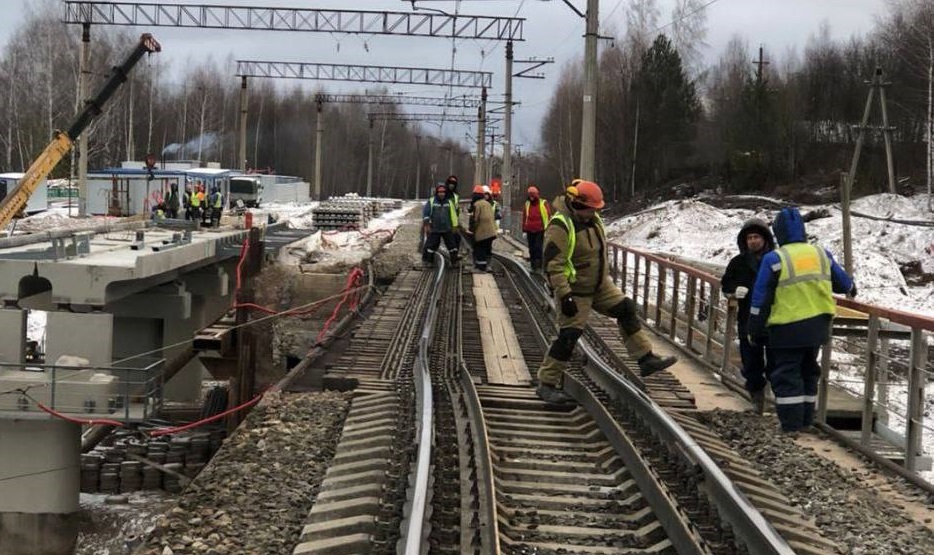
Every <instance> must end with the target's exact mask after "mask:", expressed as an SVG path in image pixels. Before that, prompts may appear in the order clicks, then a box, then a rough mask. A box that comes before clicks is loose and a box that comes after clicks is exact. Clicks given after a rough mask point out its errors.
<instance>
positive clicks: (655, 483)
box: [295, 258, 836, 555]
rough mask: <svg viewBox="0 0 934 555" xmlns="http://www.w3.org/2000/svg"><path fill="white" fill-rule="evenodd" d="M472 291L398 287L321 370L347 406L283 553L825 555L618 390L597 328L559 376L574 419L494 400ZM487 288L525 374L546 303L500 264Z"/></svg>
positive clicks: (639, 395) (417, 278)
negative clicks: (328, 460)
mask: <svg viewBox="0 0 934 555" xmlns="http://www.w3.org/2000/svg"><path fill="white" fill-rule="evenodd" d="M442 267H443V264H442ZM474 278H475V276H474V275H472V274H470V273H467V272H464V271H462V270H457V271H446V272H444V271H441V270H440V269H439V270H438V271H434V272H431V271H427V270H424V271H420V272H417V271H411V272H407V273H405V274H402V275H400V277H399V278H398V279H397V281H396V283H395V284H394V285H393V286H392V287H391V288H390V289H389V290H387V292H386V293H385V295H383V298H382V299H380V301H379V302H378V304H377V305H376V306H375V307H374V309H373V311H372V314H371V316H370V318H369V319H368V320H366V321H365V322H364V323H363V324H362V325H361V326H360V327H359V328H358V329H357V330H356V331H355V332H354V333H353V335H352V337H351V338H350V339H349V340H348V341H347V342H346V343H345V344H344V345H342V346H340V347H339V349H340V352H339V354H338V353H334V356H332V357H331V358H330V360H329V362H327V364H326V369H325V372H324V382H325V383H326V384H331V385H334V384H342V387H353V388H354V392H355V396H354V400H353V403H352V406H351V409H350V413H349V415H348V418H347V422H346V424H345V427H344V431H343V434H342V437H341V440H340V443H339V445H338V448H337V453H336V454H335V458H334V462H333V463H332V466H331V468H330V470H329V471H328V474H327V476H326V478H325V480H324V483H323V484H322V486H321V491H320V494H319V496H318V499H317V501H316V503H315V505H314V507H313V509H312V511H311V513H310V515H309V520H308V526H306V529H305V531H304V533H303V536H302V543H301V544H299V545H298V546H297V547H296V549H295V553H303V554H307V553H344V552H347V553H349V552H361V551H368V552H370V553H411V554H415V553H429V552H430V553H478V554H481V553H482V554H486V553H509V554H530V553H538V554H549V553H555V554H557V553H563V554H564V553H698V554H702V553H703V554H706V553H716V554H720V553H746V552H748V553H794V552H798V553H810V554H813V555H817V554H820V553H835V552H836V551H835V550H834V548H833V546H832V545H830V543H829V542H827V541H826V540H823V539H822V538H820V535H819V534H818V533H817V532H816V528H814V527H813V526H812V525H809V524H807V523H806V519H805V518H804V517H803V515H801V513H800V512H797V511H794V510H792V509H790V508H789V507H788V506H787V505H788V503H787V500H785V499H784V498H782V497H781V495H779V494H778V493H777V492H776V490H775V488H772V487H771V486H770V484H768V482H767V480H764V479H762V477H760V476H758V475H756V474H755V472H753V471H752V470H751V469H749V468H748V467H745V466H744V464H743V461H742V460H741V459H740V457H738V456H737V455H735V454H733V453H731V451H730V450H729V448H728V447H727V446H726V445H725V444H724V443H722V442H720V441H719V440H718V439H717V438H716V437H715V435H714V434H712V433H710V432H709V431H708V430H706V428H705V427H704V426H702V425H701V423H700V422H699V421H698V420H697V419H696V418H694V415H693V412H696V409H695V408H694V404H693V398H692V397H691V396H690V393H689V392H687V390H684V389H683V388H679V387H677V386H676V384H675V383H673V382H671V381H670V380H672V379H673V378H670V377H669V378H664V377H662V378H656V377H652V378H649V379H648V380H645V381H642V380H639V379H636V380H634V381H633V383H632V384H631V383H629V382H627V381H626V380H624V379H623V378H621V373H622V374H625V373H627V368H630V367H631V365H632V361H629V360H627V359H626V357H625V356H620V355H618V354H616V353H620V352H623V351H621V350H620V349H619V346H618V345H615V344H614V343H613V341H614V340H615V337H616V335H615V326H613V328H612V330H613V332H614V333H611V328H610V324H608V323H607V322H601V321H598V322H596V323H595V325H594V326H593V327H592V328H591V329H589V330H588V331H587V334H586V341H584V342H582V350H583V356H581V357H578V358H576V359H574V360H573V361H572V366H571V369H570V372H569V378H568V380H567V385H566V387H567V389H568V390H569V392H570V393H572V394H573V395H574V396H575V398H576V399H577V400H578V401H579V406H574V407H567V406H565V407H556V406H550V405H547V404H545V403H543V402H542V401H540V400H539V399H538V398H537V397H536V396H535V393H534V389H533V387H531V385H530V384H528V382H525V383H520V384H514V385H506V384H502V383H491V382H490V380H489V379H488V378H487V370H488V369H487V368H486V364H487V359H485V358H484V356H483V352H482V349H480V348H479V346H480V345H481V343H482V340H481V332H480V329H481V326H480V325H478V313H477V307H476V303H477V299H476V297H475V295H474V293H473V287H472V284H473V281H474ZM495 280H496V286H497V288H498V290H499V291H500V295H501V296H502V303H503V306H504V307H505V309H506V311H505V312H506V314H507V319H508V320H509V322H510V323H511V326H512V328H513V329H514V330H515V335H516V338H517V340H518V345H519V349H520V351H521V358H522V359H523V361H524V363H525V365H526V366H527V367H528V368H529V369H532V371H533V372H534V369H535V368H537V366H538V364H539V362H540V360H541V356H542V353H544V352H545V351H546V350H547V343H546V341H547V338H546V336H547V335H550V334H551V326H552V324H551V322H552V320H551V315H550V313H549V310H550V308H549V306H548V301H547V298H546V297H544V296H543V291H542V290H541V288H540V286H539V285H537V284H536V283H535V282H534V280H532V279H531V277H530V276H528V274H525V273H524V272H523V271H521V270H520V269H519V267H518V265H517V264H516V263H515V262H514V261H510V260H509V259H507V258H498V261H497V263H496V270H495ZM439 316H440V317H439ZM608 363H609V365H608ZM610 365H612V366H613V367H615V368H616V370H613V369H612V368H611V366H610ZM628 372H629V373H631V370H628ZM653 396H654V397H657V398H658V403H655V402H653V401H652V397H653ZM659 406H662V407H664V408H663V409H661V408H659ZM685 430H688V431H689V432H686V431H685ZM711 457H714V458H715V459H716V460H717V462H719V463H721V464H726V465H729V466H728V468H727V474H724V472H723V471H721V470H720V469H719V468H717V467H716V466H715V465H714V464H713V461H712V460H711ZM739 491H742V492H743V494H740V493H738V492H739ZM750 501H752V503H750ZM753 505H755V506H753ZM757 509H758V510H757ZM760 511H761V512H760ZM763 515H766V516H767V517H768V520H766V519H765V518H764V517H763ZM779 534H781V535H779Z"/></svg>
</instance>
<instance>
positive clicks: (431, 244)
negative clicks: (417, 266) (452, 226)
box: [422, 231, 458, 262]
mask: <svg viewBox="0 0 934 555" xmlns="http://www.w3.org/2000/svg"><path fill="white" fill-rule="evenodd" d="M442 239H444V246H445V247H447V249H448V254H450V255H451V260H452V261H456V260H457V253H458V242H457V234H456V233H454V232H453V231H445V232H443V233H438V232H437V231H432V232H429V233H428V238H427V239H425V251H424V252H423V253H422V260H423V261H424V262H432V261H433V260H434V259H435V252H437V251H438V247H440V246H441V240H442Z"/></svg>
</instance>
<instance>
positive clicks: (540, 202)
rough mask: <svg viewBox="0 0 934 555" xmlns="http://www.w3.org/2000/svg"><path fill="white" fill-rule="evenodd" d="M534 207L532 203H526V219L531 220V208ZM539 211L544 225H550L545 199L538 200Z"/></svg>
mask: <svg viewBox="0 0 934 555" xmlns="http://www.w3.org/2000/svg"><path fill="white" fill-rule="evenodd" d="M531 206H532V201H530V200H526V201H525V219H526V221H528V219H529V207H531ZM538 211H539V212H540V213H541V214H542V225H543V226H546V225H548V209H547V208H545V199H541V198H540V199H538Z"/></svg>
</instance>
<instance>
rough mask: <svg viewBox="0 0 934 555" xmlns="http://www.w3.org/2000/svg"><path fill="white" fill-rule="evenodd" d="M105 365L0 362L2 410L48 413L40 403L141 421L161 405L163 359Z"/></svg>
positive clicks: (87, 415) (78, 413)
mask: <svg viewBox="0 0 934 555" xmlns="http://www.w3.org/2000/svg"><path fill="white" fill-rule="evenodd" d="M129 362H130V361H128V362H127V363H124V364H119V363H118V364H116V365H114V366H107V367H94V366H68V365H31V364H30V365H23V364H6V363H3V364H0V390H2V391H3V392H4V393H6V395H0V415H9V414H12V415H13V416H15V417H17V418H23V417H27V416H33V417H37V416H40V415H41V416H42V417H51V416H50V415H48V414H47V413H46V412H45V411H43V410H42V409H41V408H39V405H38V404H39V403H41V404H42V405H44V406H45V407H47V408H49V409H52V410H54V411H56V412H59V413H63V414H66V415H69V416H78V417H81V418H96V417H104V418H107V419H110V420H124V421H127V422H141V421H144V420H147V419H151V418H154V417H156V416H157V415H158V414H159V412H160V411H161V410H162V400H163V387H162V386H163V382H162V369H163V366H164V364H165V359H161V358H160V359H145V360H144V359H134V360H133V361H132V365H131V364H130V363H129Z"/></svg>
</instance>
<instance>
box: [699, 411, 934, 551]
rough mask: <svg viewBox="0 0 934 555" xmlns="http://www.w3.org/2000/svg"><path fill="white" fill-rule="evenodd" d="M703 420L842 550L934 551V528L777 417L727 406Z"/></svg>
mask: <svg viewBox="0 0 934 555" xmlns="http://www.w3.org/2000/svg"><path fill="white" fill-rule="evenodd" d="M701 419H702V420H703V421H705V422H706V423H708V424H709V425H710V426H711V427H712V428H713V429H714V430H715V431H717V432H718V433H720V435H721V436H722V438H723V440H724V441H726V442H727V443H729V444H730V445H731V446H732V447H733V448H734V449H736V450H737V451H738V452H739V453H740V454H741V455H743V456H744V457H745V458H746V459H747V460H748V461H749V462H750V463H751V464H752V465H753V466H754V467H755V468H756V470H758V471H759V472H761V473H762V475H763V476H764V477H766V478H769V479H770V480H772V482H773V483H774V484H775V485H776V487H778V489H779V490H780V491H781V493H783V494H784V495H785V496H787V497H788V498H789V499H790V500H791V501H792V502H793V503H794V504H795V505H797V506H798V507H799V508H800V509H801V510H802V511H803V512H804V513H805V514H807V515H810V516H812V517H814V519H815V522H816V523H817V526H818V527H819V528H820V529H821V531H822V532H823V534H824V536H825V537H826V538H827V539H829V540H831V541H834V542H836V543H837V544H838V546H839V547H840V550H841V551H840V552H841V553H848V554H852V555H923V554H934V532H932V531H931V530H930V529H929V528H925V527H924V526H922V525H921V524H919V523H917V522H915V521H913V520H912V519H911V518H909V517H908V516H907V515H906V514H905V512H904V511H903V510H902V509H901V508H900V507H898V506H896V505H895V504H893V503H891V502H889V501H888V500H886V499H885V498H883V497H881V496H880V495H879V494H878V492H877V491H876V490H875V489H874V488H872V487H871V486H870V484H869V483H868V481H867V479H866V478H865V477H863V476H861V475H860V474H857V473H855V472H851V471H849V470H847V469H845V468H842V467H840V466H839V465H837V464H836V463H835V462H833V461H831V460H828V459H825V458H824V457H821V456H819V455H818V454H817V453H815V452H814V451H812V450H810V449H808V448H805V447H802V446H800V445H798V444H797V443H795V441H794V440H793V439H792V438H790V437H789V436H787V435H784V434H781V433H780V432H778V430H777V424H776V420H775V419H773V418H762V417H760V416H757V415H754V414H751V413H737V412H729V411H722V410H715V411H712V412H708V413H704V414H703V415H701ZM906 489H907V488H906Z"/></svg>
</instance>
